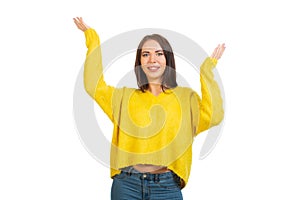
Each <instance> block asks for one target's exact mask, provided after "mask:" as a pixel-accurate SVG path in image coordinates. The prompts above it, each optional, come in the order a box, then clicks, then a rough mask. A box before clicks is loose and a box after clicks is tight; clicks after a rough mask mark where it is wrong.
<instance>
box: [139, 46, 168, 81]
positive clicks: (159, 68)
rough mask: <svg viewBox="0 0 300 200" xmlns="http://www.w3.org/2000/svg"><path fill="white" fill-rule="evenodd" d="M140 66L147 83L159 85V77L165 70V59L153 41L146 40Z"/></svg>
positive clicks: (160, 49) (161, 50)
mask: <svg viewBox="0 0 300 200" xmlns="http://www.w3.org/2000/svg"><path fill="white" fill-rule="evenodd" d="M141 65H142V69H143V71H144V73H145V74H146V77H147V79H148V82H149V83H159V84H160V83H161V77H162V75H163V73H164V71H165V69H166V57H165V55H164V52H163V49H162V48H161V46H160V45H159V43H158V42H156V41H155V40H148V41H146V42H145V43H144V45H143V47H142V54H141Z"/></svg>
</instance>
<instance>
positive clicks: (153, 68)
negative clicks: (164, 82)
mask: <svg viewBox="0 0 300 200" xmlns="http://www.w3.org/2000/svg"><path fill="white" fill-rule="evenodd" d="M158 68H159V67H148V69H152V70H155V69H158Z"/></svg>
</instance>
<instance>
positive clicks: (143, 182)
mask: <svg viewBox="0 0 300 200" xmlns="http://www.w3.org/2000/svg"><path fill="white" fill-rule="evenodd" d="M161 199H163V200H169V199H172V200H182V199H183V198H182V193H181V189H180V180H179V178H178V176H177V175H176V174H175V173H173V172H166V173H161V174H150V173H140V172H138V171H136V170H135V169H133V168H130V170H129V171H122V172H121V173H120V174H118V175H116V176H114V178H113V184H112V187H111V200H161Z"/></svg>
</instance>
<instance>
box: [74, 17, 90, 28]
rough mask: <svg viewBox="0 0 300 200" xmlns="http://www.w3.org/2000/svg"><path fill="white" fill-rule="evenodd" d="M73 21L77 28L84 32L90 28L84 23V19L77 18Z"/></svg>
mask: <svg viewBox="0 0 300 200" xmlns="http://www.w3.org/2000/svg"><path fill="white" fill-rule="evenodd" d="M73 20H74V23H75V24H76V26H77V28H78V29H79V30H81V31H83V32H84V31H86V30H88V29H89V28H90V27H89V26H88V25H86V24H85V23H84V21H83V19H82V17H76V18H73Z"/></svg>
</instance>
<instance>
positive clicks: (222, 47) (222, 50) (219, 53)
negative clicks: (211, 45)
mask: <svg viewBox="0 0 300 200" xmlns="http://www.w3.org/2000/svg"><path fill="white" fill-rule="evenodd" d="M225 48H226V47H225V44H224V43H223V44H222V45H221V46H220V48H219V50H218V55H217V56H218V59H220V58H221V57H222V55H223V52H224V51H225Z"/></svg>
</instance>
